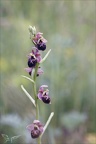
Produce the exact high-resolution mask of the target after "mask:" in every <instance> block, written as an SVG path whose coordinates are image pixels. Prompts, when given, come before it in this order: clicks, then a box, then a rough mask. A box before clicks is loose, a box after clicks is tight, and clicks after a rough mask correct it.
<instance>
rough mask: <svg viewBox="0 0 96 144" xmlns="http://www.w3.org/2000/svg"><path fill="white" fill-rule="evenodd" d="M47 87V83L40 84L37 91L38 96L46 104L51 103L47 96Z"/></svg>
mask: <svg viewBox="0 0 96 144" xmlns="http://www.w3.org/2000/svg"><path fill="white" fill-rule="evenodd" d="M47 87H48V86H47V85H42V86H41V87H40V89H39V92H38V98H39V99H40V100H42V101H43V102H44V103H46V104H51V100H50V97H49V90H48V89H46V88H47Z"/></svg>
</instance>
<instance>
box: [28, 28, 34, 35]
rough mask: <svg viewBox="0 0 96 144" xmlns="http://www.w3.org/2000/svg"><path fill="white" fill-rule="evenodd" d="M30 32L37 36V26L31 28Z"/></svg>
mask: <svg viewBox="0 0 96 144" xmlns="http://www.w3.org/2000/svg"><path fill="white" fill-rule="evenodd" d="M29 32H30V33H31V34H32V35H35V34H36V28H35V26H34V27H32V26H29Z"/></svg>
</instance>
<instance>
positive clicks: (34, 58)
mask: <svg viewBox="0 0 96 144" xmlns="http://www.w3.org/2000/svg"><path fill="white" fill-rule="evenodd" d="M41 59H42V58H41V55H40V53H39V50H38V49H37V48H34V49H33V50H32V52H31V53H30V54H29V55H28V66H29V67H30V68H32V67H35V65H36V63H37V62H38V63H39V62H40V61H41Z"/></svg>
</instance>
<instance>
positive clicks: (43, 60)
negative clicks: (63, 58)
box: [40, 49, 51, 63]
mask: <svg viewBox="0 0 96 144" xmlns="http://www.w3.org/2000/svg"><path fill="white" fill-rule="evenodd" d="M50 52H51V49H50V50H49V51H48V52H47V54H46V55H45V57H44V58H43V59H42V60H41V61H40V63H43V62H44V61H45V60H46V58H47V57H48V55H49V54H50Z"/></svg>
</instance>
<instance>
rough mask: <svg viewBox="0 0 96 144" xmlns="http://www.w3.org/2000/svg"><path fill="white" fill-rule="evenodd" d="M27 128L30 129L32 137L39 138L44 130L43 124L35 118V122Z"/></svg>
mask: <svg viewBox="0 0 96 144" xmlns="http://www.w3.org/2000/svg"><path fill="white" fill-rule="evenodd" d="M26 128H27V129H28V130H29V131H30V133H31V137H32V138H38V137H39V136H40V135H41V133H42V132H43V125H42V124H41V122H40V121H39V120H34V121H33V123H32V124H30V125H28V126H27V127H26Z"/></svg>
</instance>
